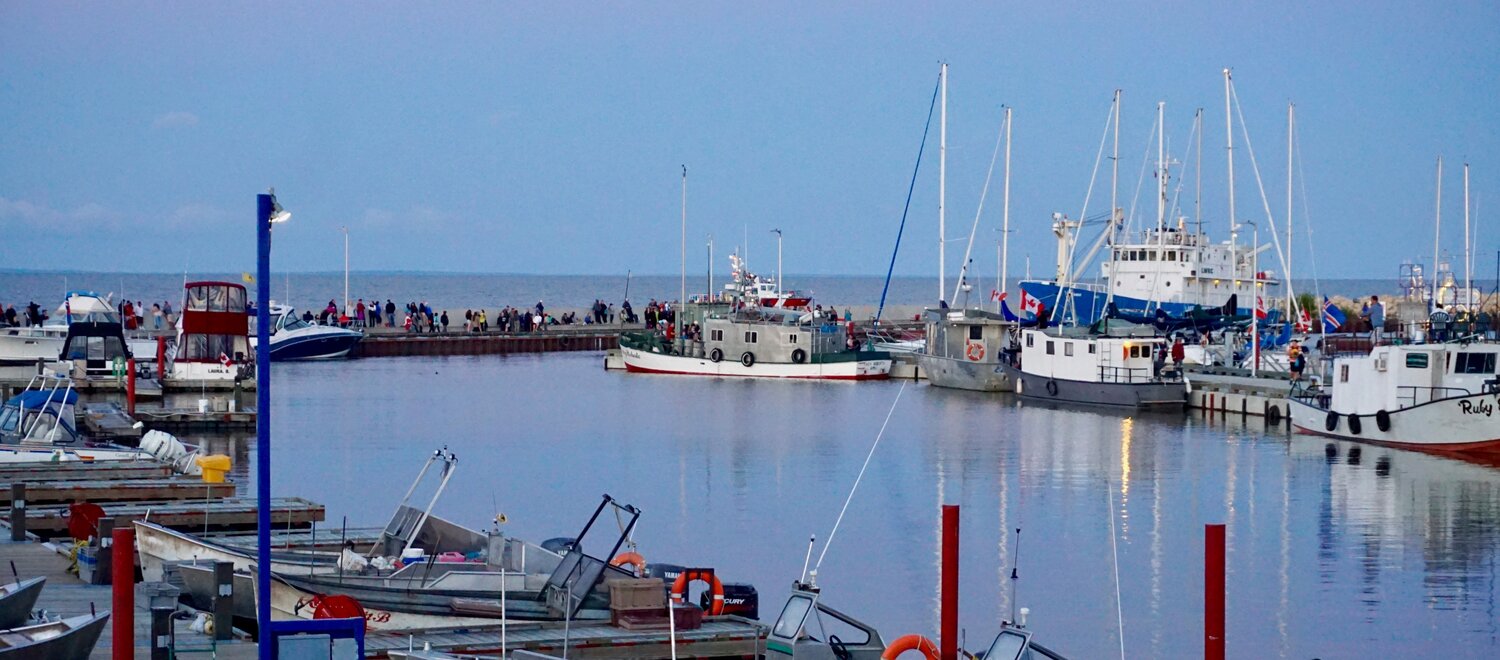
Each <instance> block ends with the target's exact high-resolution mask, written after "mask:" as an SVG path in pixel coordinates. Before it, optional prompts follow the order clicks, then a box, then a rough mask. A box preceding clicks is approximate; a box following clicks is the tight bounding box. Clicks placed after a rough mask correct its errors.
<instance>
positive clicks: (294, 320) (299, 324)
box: [281, 316, 312, 330]
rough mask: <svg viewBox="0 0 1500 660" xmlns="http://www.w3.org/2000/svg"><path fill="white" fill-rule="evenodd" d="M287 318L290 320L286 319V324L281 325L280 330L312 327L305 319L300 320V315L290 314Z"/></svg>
mask: <svg viewBox="0 0 1500 660" xmlns="http://www.w3.org/2000/svg"><path fill="white" fill-rule="evenodd" d="M288 318H289V319H291V320H289V321H287V322H286V325H283V326H281V329H282V330H301V329H303V328H311V327H312V324H311V323H308V322H307V321H304V320H302V318H301V317H297V316H291V317H288Z"/></svg>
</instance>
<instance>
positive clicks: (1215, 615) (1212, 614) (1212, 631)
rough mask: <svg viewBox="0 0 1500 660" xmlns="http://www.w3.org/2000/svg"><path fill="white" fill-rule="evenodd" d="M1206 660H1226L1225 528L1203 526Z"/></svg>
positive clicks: (1204, 645) (1204, 639)
mask: <svg viewBox="0 0 1500 660" xmlns="http://www.w3.org/2000/svg"><path fill="white" fill-rule="evenodd" d="M1203 657H1204V660H1224V524H1223V523H1218V524H1209V525H1204V526H1203Z"/></svg>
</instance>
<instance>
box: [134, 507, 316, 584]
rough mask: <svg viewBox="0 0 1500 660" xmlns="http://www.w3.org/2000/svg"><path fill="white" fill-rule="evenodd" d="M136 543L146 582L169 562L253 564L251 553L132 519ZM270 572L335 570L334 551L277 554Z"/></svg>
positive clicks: (161, 576) (159, 578)
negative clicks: (315, 553) (323, 553)
mask: <svg viewBox="0 0 1500 660" xmlns="http://www.w3.org/2000/svg"><path fill="white" fill-rule="evenodd" d="M135 546H136V554H137V555H138V556H139V561H140V566H141V577H142V579H144V580H145V581H146V582H160V581H162V580H164V579H165V573H166V566H167V565H168V564H171V563H187V562H191V563H200V564H212V563H213V562H216V561H227V562H230V563H232V564H234V569H235V570H237V571H248V570H251V569H252V567H253V566H254V565H255V557H254V555H252V554H248V553H245V552H241V551H239V550H237V549H234V548H229V547H226V546H222V545H218V544H214V543H208V542H205V541H203V540H201V539H197V538H194V537H193V536H190V535H188V534H183V533H181V532H178V531H175V530H171V529H167V528H165V527H161V526H158V525H153V524H151V523H147V522H142V521H135ZM271 571H272V572H276V573H299V574H303V575H306V574H308V573H313V574H330V573H337V572H338V564H337V560H336V555H333V554H328V555H326V556H324V557H314V556H312V555H306V554H305V553H304V555H303V556H298V557H296V558H291V557H288V556H287V555H285V554H281V553H277V554H273V555H272V557H271Z"/></svg>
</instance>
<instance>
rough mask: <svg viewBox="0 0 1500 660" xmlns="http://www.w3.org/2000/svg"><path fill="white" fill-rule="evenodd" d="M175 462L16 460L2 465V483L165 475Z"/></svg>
mask: <svg viewBox="0 0 1500 660" xmlns="http://www.w3.org/2000/svg"><path fill="white" fill-rule="evenodd" d="M172 475H173V472H172V466H170V465H167V464H165V463H158V462H156V461H145V460H142V461H100V462H98V463H92V462H87V461H68V462H66V463H14V464H10V465H0V484H9V483H12V482H16V481H25V482H28V483H29V482H32V481H69V480H94V479H165V478H167V477H170V476H172Z"/></svg>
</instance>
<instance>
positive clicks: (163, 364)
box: [156, 337, 167, 382]
mask: <svg viewBox="0 0 1500 660" xmlns="http://www.w3.org/2000/svg"><path fill="white" fill-rule="evenodd" d="M166 373H167V338H166V337H157V338H156V381H157V382H161V379H162V377H163V376H165V375H166Z"/></svg>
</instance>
